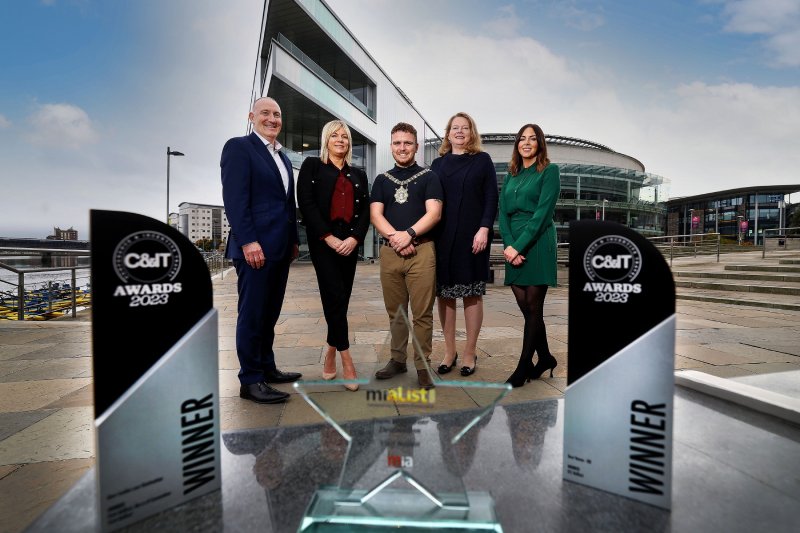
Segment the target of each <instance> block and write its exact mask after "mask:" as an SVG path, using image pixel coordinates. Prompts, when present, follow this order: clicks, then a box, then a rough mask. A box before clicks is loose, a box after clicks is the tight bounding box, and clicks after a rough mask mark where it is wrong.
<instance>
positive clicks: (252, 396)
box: [239, 381, 289, 403]
mask: <svg viewBox="0 0 800 533" xmlns="http://www.w3.org/2000/svg"><path fill="white" fill-rule="evenodd" d="M239 397H240V398H244V399H245V400H250V401H253V402H256V403H281V402H285V401H286V400H287V399H288V398H289V395H288V394H287V393H285V392H281V391H279V390H276V389H273V388H272V387H270V386H269V385H267V384H266V383H264V382H263V381H262V382H258V383H252V384H250V385H242V386H241V387H239Z"/></svg>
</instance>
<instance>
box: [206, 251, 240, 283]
mask: <svg viewBox="0 0 800 533" xmlns="http://www.w3.org/2000/svg"><path fill="white" fill-rule="evenodd" d="M200 253H201V254H202V256H203V259H204V260H205V262H206V267H208V273H209V274H210V275H211V276H214V275H216V274H220V277H221V279H225V270H226V269H228V268H229V267H231V266H232V265H233V261H232V260H231V259H228V258H227V257H225V256H224V255H223V254H221V253H219V252H200Z"/></svg>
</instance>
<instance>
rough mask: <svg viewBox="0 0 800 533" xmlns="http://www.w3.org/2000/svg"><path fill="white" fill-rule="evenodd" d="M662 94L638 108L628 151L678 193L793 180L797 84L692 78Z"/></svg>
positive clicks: (799, 131)
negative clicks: (636, 130)
mask: <svg viewBox="0 0 800 533" xmlns="http://www.w3.org/2000/svg"><path fill="white" fill-rule="evenodd" d="M667 99H668V103H667V104H662V105H658V106H654V107H653V108H651V109H649V110H646V111H645V112H644V113H643V115H642V117H641V119H642V121H643V123H644V124H646V127H644V128H643V129H642V135H641V137H640V138H639V139H638V140H637V141H636V144H634V145H632V146H633V147H634V150H635V152H634V153H632V155H634V156H635V157H637V158H641V159H642V160H643V161H645V162H646V164H649V165H650V166H651V168H656V169H657V171H656V172H657V173H659V174H662V175H664V176H667V177H669V178H670V179H671V180H672V182H673V185H674V186H677V185H679V187H673V189H676V190H675V193H677V194H678V195H681V196H683V195H690V194H700V193H704V192H710V191H714V190H725V189H733V188H736V187H744V186H748V185H750V186H753V185H759V184H780V183H796V182H797V180H796V178H795V177H794V175H793V174H794V171H793V169H794V168H797V167H798V165H800V153H799V152H798V151H797V149H796V143H797V141H796V139H797V137H798V136H800V105H798V102H800V87H789V88H784V87H759V86H756V85H752V84H747V83H723V84H713V85H712V84H706V83H702V82H693V83H688V84H684V85H680V86H678V87H675V88H674V89H673V90H672V91H671V93H670V94H669V95H668V97H667ZM744 169H747V170H744Z"/></svg>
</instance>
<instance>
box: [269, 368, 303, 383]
mask: <svg viewBox="0 0 800 533" xmlns="http://www.w3.org/2000/svg"><path fill="white" fill-rule="evenodd" d="M301 377H303V374H301V373H300V372H281V371H280V370H278V369H277V368H276V369H275V370H271V371H269V372H264V382H265V383H291V382H292V381H297V380H298V379H300V378H301Z"/></svg>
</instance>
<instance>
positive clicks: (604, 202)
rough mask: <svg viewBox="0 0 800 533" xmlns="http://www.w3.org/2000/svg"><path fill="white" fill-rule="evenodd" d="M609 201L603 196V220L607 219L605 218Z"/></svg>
mask: <svg viewBox="0 0 800 533" xmlns="http://www.w3.org/2000/svg"><path fill="white" fill-rule="evenodd" d="M607 203H608V200H606V199H605V198H603V220H605V219H606V204H607Z"/></svg>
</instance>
